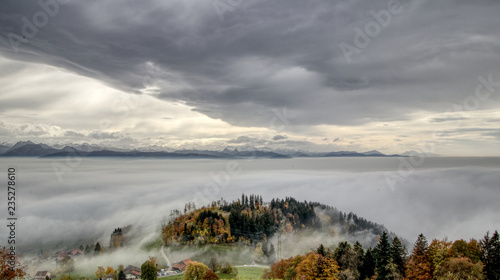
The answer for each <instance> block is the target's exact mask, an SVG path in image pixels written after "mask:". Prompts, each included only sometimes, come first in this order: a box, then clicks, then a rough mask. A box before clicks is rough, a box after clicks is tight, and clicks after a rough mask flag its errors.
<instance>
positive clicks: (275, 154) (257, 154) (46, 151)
mask: <svg viewBox="0 0 500 280" xmlns="http://www.w3.org/2000/svg"><path fill="white" fill-rule="evenodd" d="M0 156H2V157H66V156H82V157H148V158H293V157H397V156H407V155H386V154H383V153H381V152H379V151H375V150H373V151H368V152H361V153H360V152H355V151H338V152H323V153H318V152H298V151H282V150H280V151H271V150H268V149H261V150H242V151H239V150H238V149H229V148H225V149H224V150H222V151H210V150H175V151H161V150H123V149H114V148H103V147H99V146H91V145H88V144H84V145H75V146H64V147H62V148H59V147H53V146H49V145H46V144H43V143H39V144H36V143H33V142H31V141H20V142H17V143H16V144H15V145H13V146H9V145H5V144H0Z"/></svg>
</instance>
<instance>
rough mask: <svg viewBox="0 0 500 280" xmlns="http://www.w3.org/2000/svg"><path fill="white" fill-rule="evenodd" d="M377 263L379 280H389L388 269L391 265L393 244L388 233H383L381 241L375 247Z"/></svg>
mask: <svg viewBox="0 0 500 280" xmlns="http://www.w3.org/2000/svg"><path fill="white" fill-rule="evenodd" d="M374 251H375V260H376V261H375V262H376V264H377V269H376V271H377V280H385V279H388V275H389V273H390V271H389V269H388V265H389V263H391V244H390V242H389V236H388V235H387V232H385V231H384V232H383V233H382V236H381V237H380V240H379V242H378V244H377V246H375V250H374Z"/></svg>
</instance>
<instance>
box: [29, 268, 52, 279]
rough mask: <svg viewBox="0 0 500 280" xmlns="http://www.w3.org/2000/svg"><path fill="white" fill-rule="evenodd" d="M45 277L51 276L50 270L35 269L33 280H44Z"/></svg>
mask: <svg viewBox="0 0 500 280" xmlns="http://www.w3.org/2000/svg"><path fill="white" fill-rule="evenodd" d="M46 277H49V279H50V278H51V275H50V272H48V271H47V270H42V271H37V272H36V274H35V278H33V280H45V279H47V278H46Z"/></svg>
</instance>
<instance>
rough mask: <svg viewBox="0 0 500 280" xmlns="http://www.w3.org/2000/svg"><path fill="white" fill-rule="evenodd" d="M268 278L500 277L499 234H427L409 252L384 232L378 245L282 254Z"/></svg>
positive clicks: (341, 245)
mask: <svg viewBox="0 0 500 280" xmlns="http://www.w3.org/2000/svg"><path fill="white" fill-rule="evenodd" d="M263 279H346V280H347V279H349V280H351V279H352V280H356V279H361V280H365V279H375V280H403V279H404V280H413V279H419V280H431V279H436V280H455V279H456V280H463V279H467V280H498V279H500V240H499V234H498V232H497V231H495V233H494V234H493V235H492V236H491V237H490V235H489V233H487V234H486V235H485V236H484V238H483V239H481V240H479V241H477V240H475V239H472V240H470V241H469V242H466V241H464V240H457V241H454V242H450V241H447V240H437V239H434V240H433V241H432V242H431V243H430V244H428V242H427V239H426V238H425V236H424V235H422V234H421V235H419V237H418V239H417V241H416V242H415V244H414V246H413V250H412V253H411V254H410V255H409V256H408V255H407V251H406V248H405V246H404V245H403V244H402V242H401V241H400V239H398V238H397V237H395V238H394V239H392V240H391V239H390V237H389V236H388V235H387V233H385V232H384V233H383V234H382V236H380V239H379V242H378V243H377V245H376V246H375V247H374V248H373V249H372V248H370V249H367V250H365V249H363V247H362V246H361V244H360V243H358V242H356V243H355V244H354V245H351V244H349V243H347V242H341V243H339V244H338V245H337V246H336V247H335V248H334V249H326V248H325V247H324V246H323V245H320V247H319V248H318V249H317V250H315V251H313V252H310V253H308V254H306V255H298V256H295V257H292V258H289V259H281V260H279V261H278V262H276V263H274V264H272V265H271V267H270V270H267V271H266V272H265V274H264V275H263Z"/></svg>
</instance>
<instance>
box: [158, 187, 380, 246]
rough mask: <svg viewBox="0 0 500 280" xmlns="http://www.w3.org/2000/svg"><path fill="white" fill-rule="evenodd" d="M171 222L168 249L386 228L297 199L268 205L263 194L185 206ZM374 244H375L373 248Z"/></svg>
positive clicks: (165, 236)
mask: <svg viewBox="0 0 500 280" xmlns="http://www.w3.org/2000/svg"><path fill="white" fill-rule="evenodd" d="M170 216H171V217H170V222H169V223H168V224H167V225H165V226H164V227H163V231H162V238H163V241H164V243H165V244H167V245H203V244H220V243H234V242H243V243H247V244H255V243H256V242H259V241H262V240H266V239H267V238H269V237H271V236H272V235H273V234H275V233H277V232H280V233H291V232H294V231H301V230H305V229H313V230H321V229H326V228H328V229H330V230H331V229H332V228H335V231H336V234H339V235H340V234H346V235H349V234H350V235H353V234H355V233H362V234H365V235H370V236H377V235H380V234H382V232H384V231H387V230H386V229H385V228H384V227H383V226H381V225H378V224H375V223H373V222H370V221H367V220H365V219H363V218H360V217H358V216H357V215H356V214H354V213H349V214H347V213H342V212H341V211H339V210H337V209H336V208H333V207H330V206H327V205H323V204H320V203H314V202H307V201H303V202H300V201H297V200H296V199H294V198H291V197H286V198H285V199H272V200H271V202H267V203H266V202H264V201H263V199H262V196H260V195H253V194H252V195H249V196H247V195H245V194H243V195H242V196H241V198H239V199H238V200H236V201H233V202H231V203H229V202H227V201H224V200H219V201H215V202H212V203H211V205H208V206H205V207H201V208H199V209H196V208H195V206H194V205H193V204H192V203H188V204H186V206H185V207H184V211H183V212H181V211H179V210H174V211H172V212H171V215H170ZM375 243H376V240H373V244H372V245H375Z"/></svg>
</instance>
